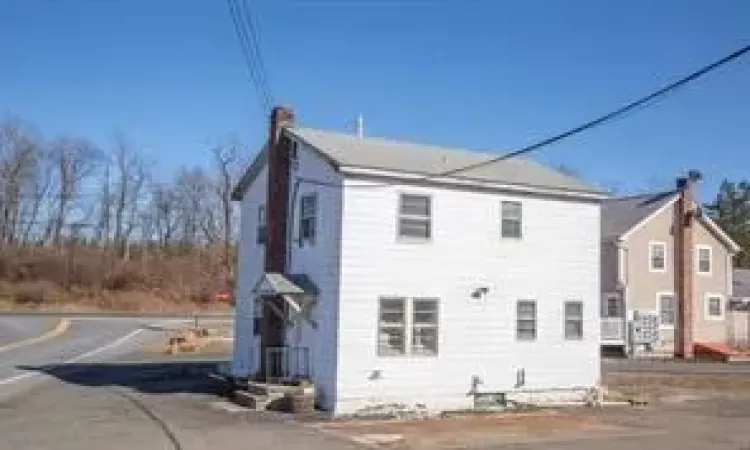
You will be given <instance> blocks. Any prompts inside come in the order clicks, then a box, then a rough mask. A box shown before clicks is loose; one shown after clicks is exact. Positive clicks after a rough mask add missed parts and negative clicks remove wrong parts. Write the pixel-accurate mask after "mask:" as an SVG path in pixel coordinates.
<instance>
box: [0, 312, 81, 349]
mask: <svg viewBox="0 0 750 450" xmlns="http://www.w3.org/2000/svg"><path fill="white" fill-rule="evenodd" d="M68 328H70V320H68V319H65V318H62V319H60V320H59V321H58V322H57V325H55V327H54V328H52V329H49V330H47V331H45V332H44V333H43V334H41V335H40V336H36V337H32V338H27V339H22V340H20V341H16V342H12V343H10V344H7V345H3V346H0V353H3V352H7V351H10V350H15V349H18V348H22V347H26V346H28V345H33V344H38V343H40V342H44V341H47V340H49V339H53V338H56V337H57V336H60V335H61V334H63V333H65V332H66V331H67V330H68Z"/></svg>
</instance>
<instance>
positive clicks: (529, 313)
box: [516, 300, 536, 341]
mask: <svg viewBox="0 0 750 450" xmlns="http://www.w3.org/2000/svg"><path fill="white" fill-rule="evenodd" d="M516 339H517V340H519V341H533V340H535V339H536V302H535V301H534V300H519V301H518V302H516Z"/></svg>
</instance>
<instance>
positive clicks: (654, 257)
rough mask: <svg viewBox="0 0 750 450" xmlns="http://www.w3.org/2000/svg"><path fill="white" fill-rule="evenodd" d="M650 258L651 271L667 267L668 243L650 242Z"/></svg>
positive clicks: (660, 270) (661, 270) (659, 270)
mask: <svg viewBox="0 0 750 450" xmlns="http://www.w3.org/2000/svg"><path fill="white" fill-rule="evenodd" d="M648 253H649V260H650V267H651V271H653V272H663V271H664V270H666V268H667V244H665V243H663V242H652V243H650V244H649V250H648Z"/></svg>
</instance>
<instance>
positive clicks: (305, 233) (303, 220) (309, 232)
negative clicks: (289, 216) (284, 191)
mask: <svg viewBox="0 0 750 450" xmlns="http://www.w3.org/2000/svg"><path fill="white" fill-rule="evenodd" d="M299 209H300V215H299V245H300V247H302V246H303V245H305V243H307V244H310V245H315V222H316V220H317V215H318V196H317V195H316V194H307V195H303V196H302V198H301V199H300V202H299Z"/></svg>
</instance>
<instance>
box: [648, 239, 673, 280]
mask: <svg viewBox="0 0 750 450" xmlns="http://www.w3.org/2000/svg"><path fill="white" fill-rule="evenodd" d="M654 246H660V247H662V248H663V249H664V267H662V268H661V269H658V268H656V267H654ZM667 264H669V258H668V257H667V243H666V242H662V241H649V243H648V271H649V272H654V273H665V272H666V271H667Z"/></svg>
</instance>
